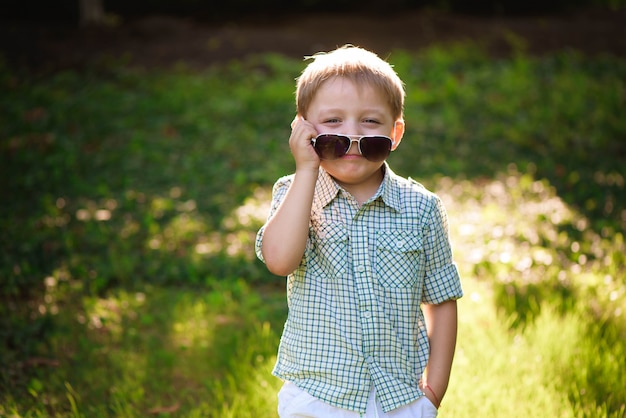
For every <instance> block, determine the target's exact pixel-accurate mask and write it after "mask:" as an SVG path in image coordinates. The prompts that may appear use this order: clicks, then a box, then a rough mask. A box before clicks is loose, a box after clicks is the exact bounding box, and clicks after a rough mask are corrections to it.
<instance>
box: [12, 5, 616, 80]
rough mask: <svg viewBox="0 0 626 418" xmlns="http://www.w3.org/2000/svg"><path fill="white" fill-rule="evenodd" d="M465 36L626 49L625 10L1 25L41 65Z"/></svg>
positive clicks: (151, 61)
mask: <svg viewBox="0 0 626 418" xmlns="http://www.w3.org/2000/svg"><path fill="white" fill-rule="evenodd" d="M467 39H471V40H474V41H479V42H482V43H484V44H485V45H487V46H488V48H489V50H490V51H491V52H492V53H494V54H506V53H508V52H510V49H511V44H512V40H513V43H515V42H516V41H515V40H516V39H518V40H519V39H524V40H525V41H524V42H525V43H526V45H527V50H528V52H530V53H532V54H542V53H546V52H550V51H554V50H557V49H564V48H572V49H576V50H579V51H582V52H584V53H587V54H592V55H594V54H600V53H610V54H615V55H620V56H624V57H626V13H625V12H614V13H607V12H599V11H585V12H578V13H575V14H571V15H567V16H544V17H524V18H510V17H509V18H503V17H500V18H497V17H491V18H490V17H472V16H453V15H446V14H441V13H434V12H419V11H415V12H410V13H405V14H402V15H395V16H386V17H383V18H380V17H372V16H360V15H341V16H337V15H334V16H333V15H306V16H285V17H281V18H275V19H271V20H270V19H268V18H262V19H254V20H253V19H245V20H241V21H233V22H229V23H223V24H215V23H202V22H197V21H194V20H192V19H183V18H172V17H159V16H153V17H145V18H142V19H138V20H134V21H129V22H124V23H123V24H119V25H117V26H113V27H109V28H104V29H93V28H92V29H76V28H70V27H67V26H63V25H52V24H46V25H43V24H41V23H38V24H35V23H30V24H28V23H23V22H22V23H15V22H5V23H2V24H1V25H0V53H2V54H3V55H4V56H5V58H6V60H7V61H8V62H9V63H11V64H15V65H18V66H20V67H23V68H29V69H35V70H39V71H41V70H43V71H50V70H52V71H54V70H57V69H61V68H69V67H80V66H83V65H85V64H86V63H88V62H93V61H97V60H101V59H103V57H118V58H119V57H126V59H128V60H129V62H130V63H132V64H133V65H139V66H144V67H147V68H151V67H162V66H170V65H173V64H175V63H177V62H185V63H186V64H187V65H189V66H191V67H194V68H202V67H206V66H208V65H211V64H213V63H215V62H220V61H225V60H230V59H233V58H239V57H243V56H245V55H247V54H250V53H259V52H266V51H272V52H279V53H283V54H285V55H287V56H291V57H294V58H302V57H303V56H305V55H310V54H313V53H315V52H318V51H320V50H328V49H332V48H334V47H336V46H338V45H343V44H345V43H352V44H355V45H360V46H363V47H366V48H370V49H372V50H374V51H376V52H378V53H379V54H382V55H386V54H388V53H389V52H390V51H391V50H393V49H395V48H404V49H409V50H418V49H420V48H423V47H425V46H428V45H431V44H433V43H435V42H454V41H459V40H467Z"/></svg>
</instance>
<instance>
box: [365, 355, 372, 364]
mask: <svg viewBox="0 0 626 418" xmlns="http://www.w3.org/2000/svg"><path fill="white" fill-rule="evenodd" d="M365 361H366V362H367V364H372V363H374V357H372V356H367V357H366V358H365Z"/></svg>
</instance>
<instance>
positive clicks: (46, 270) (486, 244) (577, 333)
mask: <svg viewBox="0 0 626 418" xmlns="http://www.w3.org/2000/svg"><path fill="white" fill-rule="evenodd" d="M511 42H517V45H518V48H519V51H518V53H516V54H515V55H514V56H512V57H509V58H506V59H504V58H502V59H497V60H495V59H492V58H490V57H488V56H487V55H486V54H485V53H484V52H483V50H482V49H481V48H480V47H479V46H476V45H471V44H463V45H457V46H447V47H445V48H443V47H434V48H431V49H428V50H426V51H424V52H422V53H420V54H409V53H406V52H402V51H397V52H395V53H394V54H392V55H391V57H390V61H391V62H392V63H394V65H395V68H396V70H397V71H398V72H399V74H400V76H401V77H402V78H403V80H404V81H405V82H406V85H407V93H408V96H407V103H406V112H405V118H406V120H407V127H408V130H407V133H406V134H405V138H404V140H403V142H402V144H401V147H400V149H399V151H397V152H394V153H393V154H392V155H391V157H390V160H389V161H390V164H391V165H392V167H393V168H394V170H395V171H396V172H398V173H399V174H402V175H405V176H413V177H416V178H418V179H419V180H420V181H422V182H424V183H425V184H426V185H427V186H429V187H430V188H432V189H434V190H435V191H437V192H438V193H439V194H440V195H441V196H442V198H443V199H444V200H445V202H446V206H447V207H448V210H449V213H450V217H451V225H452V228H453V230H452V236H453V242H454V246H455V250H456V254H457V259H458V262H459V265H460V267H461V269H462V271H463V277H464V278H466V281H467V285H466V286H468V289H469V292H468V297H467V298H465V299H463V300H462V304H463V305H465V306H466V307H465V308H464V309H466V310H467V311H466V312H467V313H466V314H464V315H466V316H464V317H463V319H462V321H463V323H465V324H466V330H465V331H463V330H462V333H461V336H460V344H459V347H460V354H459V359H460V360H459V361H458V362H457V364H458V365H457V364H455V368H456V369H455V370H457V371H456V372H455V373H457V374H458V375H457V378H459V379H458V380H460V381H462V382H467V383H466V384H467V385H470V384H471V385H470V386H468V387H465V383H464V384H459V383H457V384H456V386H454V383H453V386H451V390H450V393H449V395H448V398H449V399H451V400H454V399H457V402H458V404H459V405H467V398H466V397H464V396H463V394H466V393H468V391H471V390H472V389H475V390H476V393H477V394H479V395H480V394H482V395H483V396H477V398H476V399H480V400H481V402H482V401H483V400H485V399H488V402H485V403H484V404H482V406H481V405H472V407H475V408H477V409H476V410H477V411H479V410H480V411H482V412H483V413H482V414H481V416H489V415H493V414H494V411H496V410H500V411H502V410H506V411H509V410H510V411H511V414H509V415H511V416H514V413H515V411H514V410H513V409H514V408H515V406H518V407H519V406H520V405H522V404H523V405H528V404H530V405H531V406H525V407H524V408H532V407H533V406H534V404H532V402H533V400H536V401H537V404H536V405H537V407H538V408H544V409H537V410H542V411H554V414H555V415H556V416H596V414H600V415H603V416H619V414H623V413H624V408H625V406H624V404H623V399H624V398H626V396H624V393H623V391H622V392H619V390H618V389H617V388H619V387H621V386H623V385H620V382H623V381H624V372H623V371H624V370H626V364H625V363H624V358H623V355H622V354H623V352H624V348H625V347H624V341H625V340H626V325H625V320H624V308H625V305H624V303H625V302H624V301H625V300H626V282H625V279H624V278H625V277H626V271H625V270H624V268H625V267H624V266H625V265H626V260H625V256H624V254H626V249H625V248H624V247H625V244H624V238H623V237H624V233H625V231H626V191H625V190H626V189H625V187H624V172H623V168H622V167H623V164H624V159H625V158H624V157H625V151H626V150H625V148H624V139H625V137H626V121H625V120H624V118H623V108H624V104H625V103H624V101H625V100H626V95H625V86H624V80H626V61H624V60H623V59H619V58H615V57H609V56H603V57H595V58H593V59H592V58H589V57H585V56H582V55H579V54H577V53H575V52H572V51H565V52H562V53H559V54H555V55H552V56H546V57H541V58H534V57H529V56H527V55H525V54H524V53H523V49H524V47H523V43H521V42H520V41H519V40H517V39H515V38H514V37H512V38H511ZM302 68H303V64H302V63H299V62H294V61H291V60H287V59H285V58H282V57H279V56H274V55H267V56H260V57H254V58H250V59H249V60H247V61H244V62H232V63H230V64H228V65H226V66H221V67H215V68H211V69H207V70H206V71H204V72H192V71H189V70H187V69H185V68H183V67H178V68H173V69H172V70H170V71H163V72H142V71H139V70H135V69H128V68H125V67H124V66H123V65H122V63H112V64H111V65H110V66H103V67H99V68H93V69H92V70H91V71H88V72H85V73H80V74H79V73H75V72H65V73H60V74H55V75H52V76H48V77H46V78H41V79H37V78H30V77H29V76H28V75H24V74H17V73H14V72H13V71H12V70H11V69H10V68H6V67H4V66H2V65H0V89H1V90H2V94H1V95H0V150H1V152H0V179H1V180H0V182H1V183H0V184H1V185H2V191H3V196H4V199H3V204H2V205H0V231H2V234H1V235H0V278H1V282H0V283H1V284H0V338H1V339H2V345H1V346H0V388H1V390H0V392H2V393H3V395H2V396H3V398H0V399H2V400H0V415H11V414H13V415H16V416H46V415H54V414H58V415H60V416H80V415H84V416H109V415H124V416H143V415H145V414H147V413H150V411H152V412H153V413H155V414H162V415H167V414H173V415H179V414H180V415H181V416H237V417H245V416H265V415H269V414H271V413H272V412H271V411H272V408H274V407H275V405H274V404H273V403H274V401H272V400H270V401H268V399H274V398H273V396H272V395H271V394H272V393H275V392H276V389H277V383H276V382H274V381H271V382H270V381H268V380H267V379H268V374H269V369H270V368H271V363H272V362H273V358H272V356H273V352H274V351H275V346H276V344H277V335H278V334H279V329H280V328H279V326H280V322H281V320H282V318H283V317H284V314H285V312H284V309H285V308H284V305H283V303H282V302H279V300H281V301H282V297H283V295H282V292H277V291H275V290H268V287H267V286H268V285H269V284H272V283H281V279H278V278H276V277H273V276H271V275H270V274H268V273H267V272H266V270H265V268H264V267H263V266H262V265H261V263H260V262H258V261H257V260H256V258H255V256H254V253H253V242H254V237H255V232H256V230H257V229H258V227H259V226H260V225H261V224H262V222H263V220H264V218H265V216H266V214H267V208H268V206H267V205H268V202H269V199H270V196H269V194H270V188H271V185H272V183H273V181H274V180H275V179H276V178H277V177H279V176H281V175H283V174H286V173H288V172H290V171H291V170H292V169H293V163H292V160H291V156H290V154H289V150H288V146H287V138H288V135H289V123H290V122H291V119H292V117H293V89H294V86H293V80H294V78H295V77H296V76H297V75H298V73H299V71H300V70H301V69H302ZM259 289H262V291H261V290H259ZM476 301H479V302H480V303H477V302H476ZM477 306H480V307H481V309H477ZM474 311H476V312H474ZM496 315H497V317H496ZM472 324H477V326H472ZM462 329H463V327H462ZM556 330H558V331H556ZM556 332H559V339H557V340H556V341H555V338H554V335H555V333H556ZM564 346H567V350H565V349H564ZM494 347H496V348H497V350H494ZM598 347H600V348H601V350H598ZM529 356H531V357H532V356H534V357H532V361H531V362H529V363H528V364H526V363H524V362H522V361H520V360H516V361H513V360H512V358H515V359H520V358H529ZM490 359H495V362H494V363H493V364H491V363H489V361H490ZM531 367H532V368H531ZM511 369H514V370H515V373H517V375H516V376H517V377H518V378H519V379H522V380H524V381H523V382H522V383H523V385H522V386H521V387H520V386H518V385H517V384H516V383H515V382H507V379H508V373H509V372H510V371H511ZM476 370H485V371H489V372H490V373H491V376H486V377H484V378H481V381H480V382H477V381H476V380H475V379H474V378H473V376H476V374H475V371H476ZM537 370H541V371H542V374H541V375H533V374H532V373H533V372H535V373H536V372H537ZM461 376H462V377H461ZM482 379H484V380H482ZM458 380H455V379H453V382H455V381H458ZM504 382H507V383H506V384H504ZM545 382H552V383H551V385H550V386H548V387H546V390H545V394H539V395H537V393H536V390H534V385H541V384H545ZM259 388H262V389H259ZM514 391H515V392H517V395H516V396H517V399H519V403H513V404H510V405H508V406H506V408H507V409H502V408H504V406H503V404H502V401H498V400H497V399H491V398H493V397H494V396H493V394H498V395H500V396H498V397H497V398H502V399H509V400H510V399H511V396H512V393H513V392H514ZM490 393H491V394H492V395H489V394H490ZM5 394H6V395H5ZM174 394H176V396H174ZM268 394H270V395H268ZM521 394H523V396H522V395H521ZM583 395H584V396H583ZM551 399H554V401H551ZM620 399H621V400H620ZM463 400H465V401H463ZM450 403H451V404H452V403H453V401H450ZM251 405H258V408H261V409H260V411H264V412H259V410H257V409H254V408H252V407H251ZM480 408H486V409H480ZM509 408H510V409H509ZM524 410H526V409H523V408H522V409H519V411H518V412H519V413H522V411H524ZM537 410H535V411H537ZM168 411H169V412H168ZM452 411H454V413H452ZM526 411H527V412H528V411H529V410H526ZM442 414H443V413H442ZM450 414H452V415H453V416H463V413H461V411H458V410H456V409H454V408H451V412H450ZM527 415H533V412H532V411H530V412H528V413H527V414H526V415H524V416H527Z"/></svg>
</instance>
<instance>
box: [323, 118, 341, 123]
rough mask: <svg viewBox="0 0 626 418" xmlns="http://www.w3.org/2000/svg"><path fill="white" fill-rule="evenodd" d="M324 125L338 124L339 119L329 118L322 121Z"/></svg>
mask: <svg viewBox="0 0 626 418" xmlns="http://www.w3.org/2000/svg"><path fill="white" fill-rule="evenodd" d="M324 123H339V119H338V118H329V119H326V120H324Z"/></svg>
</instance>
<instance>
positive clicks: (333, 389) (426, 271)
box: [256, 163, 463, 412]
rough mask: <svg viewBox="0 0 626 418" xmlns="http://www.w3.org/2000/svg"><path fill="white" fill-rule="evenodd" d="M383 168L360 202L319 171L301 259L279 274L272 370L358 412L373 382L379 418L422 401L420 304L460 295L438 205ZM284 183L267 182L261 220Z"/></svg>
mask: <svg viewBox="0 0 626 418" xmlns="http://www.w3.org/2000/svg"><path fill="white" fill-rule="evenodd" d="M384 170H385V176H384V179H383V182H382V184H381V186H380V188H379V189H378V191H377V193H376V194H375V195H374V196H373V197H372V198H371V199H370V200H369V201H367V202H366V203H365V204H363V205H362V206H359V204H358V202H357V201H356V200H355V199H354V198H353V197H352V196H351V195H350V194H349V193H347V192H346V191H345V190H343V189H342V188H341V187H339V186H338V185H337V183H336V182H335V181H334V180H333V179H332V178H331V177H330V175H328V174H327V173H326V172H325V171H324V170H323V169H320V174H319V177H318V180H317V184H316V187H315V195H314V199H313V205H312V208H311V221H310V225H309V237H308V240H307V245H306V249H305V253H304V256H303V258H302V261H301V263H300V266H299V267H298V268H297V269H296V270H295V271H294V272H293V273H291V274H290V275H289V276H288V277H287V303H288V307H289V314H288V317H287V321H286V323H285V327H284V330H283V335H282V338H281V341H280V347H279V349H278V358H277V362H276V366H275V368H274V371H273V374H274V375H275V376H277V377H279V378H281V379H284V380H287V381H290V382H293V383H295V384H296V385H297V386H298V387H300V388H301V389H303V390H305V391H306V392H308V393H309V394H311V395H313V396H315V397H316V398H318V399H320V400H322V401H324V402H327V403H329V404H331V405H334V406H337V407H340V408H344V409H348V410H353V411H358V412H365V409H366V405H367V398H368V395H369V393H370V389H371V386H372V385H374V387H375V388H376V394H377V396H378V398H379V400H380V402H381V405H382V407H383V410H384V411H385V412H388V411H391V410H393V409H396V408H398V407H400V406H402V405H406V404H408V403H410V402H413V401H414V400H416V399H418V398H419V397H421V396H423V393H422V392H421V391H420V389H419V387H418V381H419V379H420V378H421V376H422V373H423V371H424V368H425V367H426V363H427V361H428V353H429V343H428V337H427V334H426V325H425V322H424V316H423V313H422V310H421V308H420V304H421V303H428V304H438V303H441V302H444V301H447V300H453V299H457V298H460V297H461V296H462V295H463V292H462V289H461V283H460V278H459V273H458V270H457V267H456V265H455V264H454V263H453V261H452V251H451V248H450V243H449V239H448V220H447V214H446V211H445V208H444V207H443V205H442V203H441V200H440V199H439V198H438V197H437V196H436V195H435V194H433V193H431V192H429V191H428V190H426V189H425V188H424V187H423V186H422V185H421V184H419V183H417V182H416V181H414V180H412V179H404V178H402V177H399V176H397V175H396V174H394V173H393V172H392V171H391V169H389V167H388V166H387V164H386V163H385V165H384ZM292 181H293V175H291V176H286V177H283V178H281V179H279V180H278V181H277V182H276V184H275V185H274V190H273V198H272V206H271V211H270V215H269V217H270V218H271V217H272V215H273V214H274V213H275V212H276V209H277V208H278V206H279V205H280V203H281V201H282V200H283V198H284V197H285V195H286V194H287V190H288V189H289V186H290V185H291V183H292ZM268 219H269V218H268ZM263 231H264V228H263V227H262V228H261V229H260V230H259V232H258V234H257V238H256V253H257V256H258V257H259V258H260V259H261V260H263V257H262V254H261V243H262V240H263Z"/></svg>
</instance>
